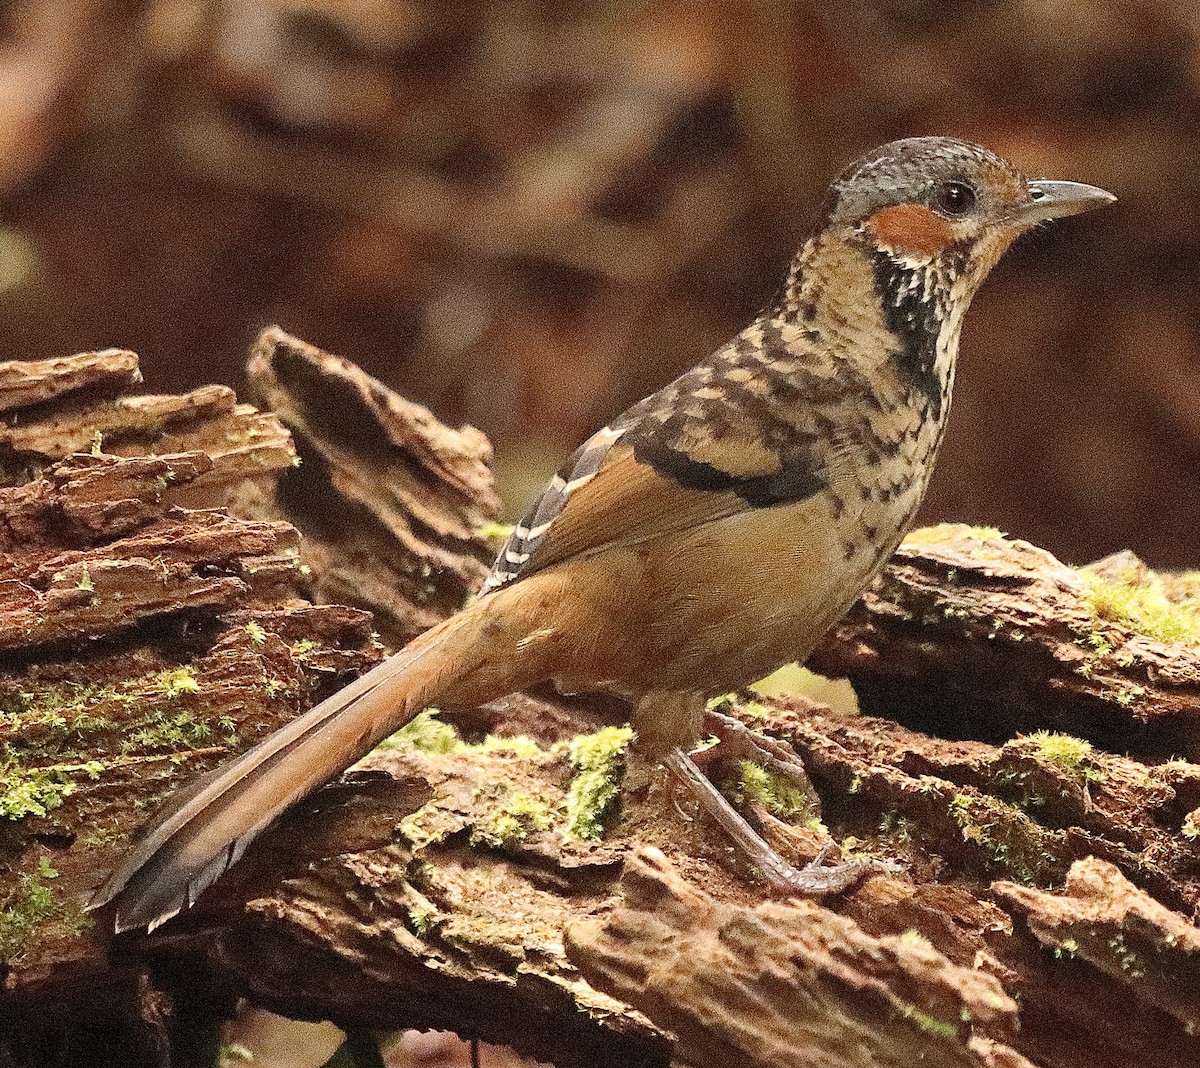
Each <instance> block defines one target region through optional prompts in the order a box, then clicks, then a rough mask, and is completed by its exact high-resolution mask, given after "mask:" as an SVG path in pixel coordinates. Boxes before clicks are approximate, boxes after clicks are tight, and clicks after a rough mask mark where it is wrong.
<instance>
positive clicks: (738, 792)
mask: <svg viewBox="0 0 1200 1068" xmlns="http://www.w3.org/2000/svg"><path fill="white" fill-rule="evenodd" d="M730 800H732V801H733V802H734V804H737V805H744V804H746V803H747V802H757V803H758V804H760V805H763V806H764V807H765V808H766V809H767V811H768V812H771V813H773V814H774V815H776V816H779V817H780V818H782V819H795V818H797V817H798V818H800V819H802V820H803V821H805V822H806V823H809V824H817V825H819V824H820V820H819V819H817V817H816V816H815V815H814V814H813V811H812V802H811V801H810V800H809V796H808V793H807V792H806V791H805V789H804V787H803V786H801V785H800V784H799V783H797V782H796V781H795V780H794V779H791V778H789V777H788V776H786V775H781V774H779V773H778V772H774V771H768V770H767V769H766V768H764V767H763V766H762V765H761V764H755V763H754V762H753V761H751V760H739V761H738V781H737V784H736V785H735V787H734V790H733V797H732V798H731V799H730Z"/></svg>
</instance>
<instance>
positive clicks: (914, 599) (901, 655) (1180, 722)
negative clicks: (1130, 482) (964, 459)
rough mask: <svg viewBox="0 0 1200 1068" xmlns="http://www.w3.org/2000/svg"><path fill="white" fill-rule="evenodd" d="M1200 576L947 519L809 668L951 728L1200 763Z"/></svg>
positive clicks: (907, 714) (868, 699)
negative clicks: (1081, 561) (1067, 555)
mask: <svg viewBox="0 0 1200 1068" xmlns="http://www.w3.org/2000/svg"><path fill="white" fill-rule="evenodd" d="M1196 585H1197V583H1195V582H1193V581H1191V579H1190V578H1189V577H1188V576H1186V575H1185V576H1180V577H1177V578H1175V579H1172V578H1171V577H1170V576H1168V577H1167V578H1166V579H1164V578H1162V577H1160V576H1155V575H1153V574H1151V573H1150V572H1149V571H1148V570H1147V569H1146V568H1145V567H1144V566H1142V565H1141V564H1140V562H1139V561H1137V559H1136V558H1135V557H1131V556H1127V555H1126V554H1121V555H1120V556H1118V557H1116V558H1112V559H1109V560H1106V561H1101V562H1100V563H1099V564H1098V565H1095V566H1093V567H1092V568H1087V569H1077V568H1072V567H1068V566H1067V565H1065V564H1062V563H1060V562H1059V561H1058V560H1056V559H1054V557H1052V556H1051V555H1050V554H1049V553H1047V552H1045V551H1044V550H1042V549H1038V548H1036V547H1035V546H1032V545H1030V544H1028V543H1027V542H1022V541H1016V540H1010V539H1007V538H1005V537H1003V536H1002V535H1001V534H1000V533H999V532H998V531H992V530H988V529H980V528H972V527H962V526H946V527H941V528H937V529H936V530H934V531H931V532H928V534H927V536H925V537H922V532H917V534H915V535H913V536H910V537H909V539H908V541H907V542H906V544H905V545H903V546H901V548H900V550H899V551H898V552H897V553H896V556H895V558H894V559H893V561H892V563H891V565H890V566H889V567H888V569H887V570H886V572H885V573H884V574H883V575H882V576H881V578H880V579H879V580H878V581H877V582H876V583H875V584H874V586H873V587H872V588H871V590H870V591H868V593H867V594H866V595H865V596H864V597H863V599H862V600H861V601H860V602H859V603H858V604H857V605H856V606H855V607H854V609H853V610H852V611H851V612H850V614H849V615H848V616H847V617H846V618H845V619H844V620H842V621H841V622H840V623H839V624H838V625H837V626H836V627H835V628H834V629H833V631H832V632H831V633H830V634H829V635H828V637H827V638H826V640H825V641H824V642H823V643H822V645H821V646H820V648H819V649H818V650H817V651H816V653H815V654H814V655H813V657H812V658H811V659H810V661H809V663H810V665H811V666H812V667H813V668H814V669H815V670H817V671H820V672H822V673H824V674H828V675H836V676H846V677H849V678H852V679H853V680H854V684H855V689H856V690H857V692H858V694H859V700H860V702H861V704H862V706H863V707H864V708H866V709H869V710H876V709H878V710H880V711H881V712H886V714H887V715H890V716H893V717H896V718H899V719H901V720H902V721H903V722H905V723H908V724H911V725H913V726H918V727H923V728H925V729H929V730H932V731H934V732H935V733H939V734H943V735H946V736H948V737H958V738H970V737H976V738H988V739H993V740H995V739H1002V738H1006V737H1010V736H1011V735H1012V734H1013V732H1014V731H1019V730H1035V729H1038V728H1046V727H1050V728H1055V729H1059V730H1063V731H1066V732H1068V733H1071V734H1080V735H1083V736H1085V737H1087V738H1089V739H1091V740H1092V741H1095V742H1098V743H1101V744H1103V745H1105V746H1106V747H1108V748H1110V749H1112V750H1113V751H1116V752H1122V751H1130V752H1133V753H1138V754H1142V755H1145V756H1147V757H1150V758H1151V759H1167V758H1169V757H1171V756H1173V755H1185V756H1189V757H1197V756H1200V746H1198V742H1200V731H1197V724H1198V722H1200V719H1198V717H1200V648H1198V647H1197V644H1196V643H1197V642H1200V615H1198V610H1197V608H1196V606H1195V605H1194V604H1192V603H1191V602H1190V601H1189V600H1188V598H1189V597H1190V596H1191V595H1192V594H1194V592H1195V588H1196ZM1172 608H1173V609H1174V611H1172ZM1139 619H1142V620H1143V623H1148V624H1150V630H1151V632H1150V633H1145V632H1143V630H1142V629H1141V628H1140V627H1139V625H1138V620H1139ZM1154 631H1158V632H1160V634H1161V637H1162V639H1165V640H1160V639H1159V638H1156V637H1155V635H1154ZM1188 634H1190V635H1191V641H1192V644H1190V645H1189V644H1186V643H1184V642H1181V641H1178V640H1171V639H1172V638H1175V637H1178V636H1180V635H1188Z"/></svg>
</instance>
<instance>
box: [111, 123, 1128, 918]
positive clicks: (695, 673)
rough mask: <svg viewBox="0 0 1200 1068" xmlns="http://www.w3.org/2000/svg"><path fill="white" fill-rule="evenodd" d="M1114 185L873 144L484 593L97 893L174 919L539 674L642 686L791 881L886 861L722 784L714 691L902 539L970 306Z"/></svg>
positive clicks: (770, 869)
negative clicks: (769, 278) (1020, 253)
mask: <svg viewBox="0 0 1200 1068" xmlns="http://www.w3.org/2000/svg"><path fill="white" fill-rule="evenodd" d="M1115 199H1116V198H1115V197H1114V196H1113V195H1112V194H1111V193H1108V192H1106V191H1105V190H1103V189H1100V188H1097V187H1095V186H1091V185H1086V184H1084V183H1081V182H1075V181H1063V180H1047V179H1029V178H1026V177H1025V176H1024V175H1023V174H1021V173H1020V172H1019V171H1018V170H1017V168H1016V167H1015V166H1014V165H1012V164H1011V163H1009V162H1007V161H1005V160H1004V159H1002V158H1001V157H999V156H998V155H996V154H994V153H993V152H992V151H990V150H989V149H987V148H984V147H982V146H980V145H976V144H972V143H970V142H966V141H961V140H957V139H954V138H949V137H913V138H906V139H903V140H898V141H893V142H891V143H889V144H886V145H883V146H882V147H879V148H877V149H875V150H873V151H871V152H868V153H867V154H866V155H864V156H862V157H861V158H859V159H857V160H856V161H855V162H853V163H852V164H850V165H849V166H848V167H847V168H846V169H845V170H844V171H842V173H841V174H840V175H839V176H838V177H837V178H836V179H835V180H834V181H833V183H832V185H831V187H830V189H829V193H828V196H827V198H826V199H825V201H824V204H823V206H822V207H821V209H820V211H819V213H818V217H817V221H816V224H815V226H814V227H813V229H812V230H811V232H810V235H809V236H808V237H807V239H806V240H804V242H803V243H802V245H801V246H800V248H799V250H798V252H797V253H796V254H795V256H794V258H793V259H792V261H791V263H790V266H789V268H788V270H787V274H786V278H785V279H784V282H783V284H782V287H781V288H780V289H779V290H778V292H777V294H776V295H775V297H774V298H773V299H772V300H770V302H769V303H768V304H767V305H766V307H764V309H763V310H762V311H761V313H760V314H759V315H758V316H757V318H755V319H754V321H753V322H751V323H750V324H749V325H748V326H746V327H745V329H743V330H742V331H741V332H740V333H739V334H737V335H736V336H735V337H734V338H732V339H731V340H730V341H728V342H727V343H726V344H724V345H722V346H721V347H720V348H718V349H717V350H716V351H715V352H713V353H712V354H711V355H710V356H708V357H707V358H705V359H703V360H702V361H701V362H700V363H698V364H697V365H695V366H694V367H693V368H692V369H690V370H688V371H686V372H685V373H684V374H682V375H681V376H679V377H678V378H676V379H675V380H674V381H672V382H670V383H669V384H667V385H666V386H664V387H662V388H661V389H659V390H658V391H657V392H656V393H654V394H652V395H651V396H649V397H647V398H645V399H644V400H642V401H640V402H638V403H636V404H634V405H633V406H632V407H631V408H629V409H628V410H627V411H625V412H624V413H623V414H621V415H619V416H617V418H615V419H614V420H612V422H610V423H609V424H608V425H607V426H605V427H603V428H602V429H600V430H598V431H596V432H595V433H594V434H592V435H591V436H590V437H589V438H588V439H587V440H586V441H584V443H583V444H582V445H581V446H580V447H579V448H578V449H577V450H576V451H575V452H573V453H572V454H571V455H570V456H569V457H568V459H567V460H566V462H565V463H564V464H563V465H562V467H561V468H560V470H559V471H558V473H557V474H556V475H555V476H554V477H553V478H552V479H551V480H550V481H549V483H548V484H547V485H546V486H545V488H544V489H543V490H542V492H541V493H540V495H539V496H538V497H537V498H536V499H535V500H534V502H533V503H532V505H531V506H530V507H529V509H528V511H527V512H526V514H525V515H524V517H523V518H522V520H521V521H520V523H519V524H517V525H516V526H515V528H514V529H513V531H512V533H511V534H510V536H509V537H508V539H507V541H506V543H505V544H504V546H503V548H502V549H501V550H500V553H499V556H498V557H497V559H496V562H495V565H494V566H493V568H492V570H491V572H490V575H489V577H488V578H487V580H486V582H485V584H484V586H483V587H482V589H481V591H480V593H479V595H478V597H477V599H475V600H474V601H472V602H471V603H470V604H469V605H468V606H467V607H465V608H463V609H462V610H461V611H459V612H458V613H457V614H455V615H453V616H451V617H450V618H449V619H447V620H445V621H444V622H442V623H440V624H437V625H436V626H434V627H432V628H431V629H430V630H428V631H426V632H425V633H424V634H422V635H420V636H418V637H417V638H415V639H414V640H413V641H412V642H411V643H409V645H407V646H406V647H405V648H403V649H402V650H401V651H399V652H397V653H396V654H394V655H393V656H392V657H391V658H390V659H388V660H386V661H385V662H384V663H382V664H381V665H379V666H377V667H375V668H374V669H373V670H371V671H369V672H367V673H366V674H365V675H363V676H362V677H360V678H359V679H357V680H356V681H354V682H353V683H351V684H350V685H348V686H347V687H345V688H344V689H342V690H341V691H339V692H337V693H335V694H334V695H333V696H332V697H330V698H328V699H326V700H324V701H322V702H321V703H319V704H317V705H316V706H315V707H313V708H312V709H311V710H309V711H308V712H306V713H304V714H302V715H300V716H298V717H297V718H296V719H294V720H292V721H290V722H289V723H287V724H285V725H284V726H282V727H281V728H279V729H278V730H277V731H276V732H275V733H273V734H271V735H269V736H268V737H267V738H265V739H264V740H263V741H261V742H259V743H258V744H257V745H255V746H254V747H252V748H250V749H249V750H247V751H245V752H243V753H241V754H240V755H238V756H236V757H234V758H233V759H231V760H230V761H229V762H227V763H226V764H225V765H223V766H221V767H219V768H218V769H216V771H214V772H211V773H209V774H208V775H207V776H204V777H202V778H201V779H200V780H198V781H197V782H196V783H194V784H192V785H191V786H190V787H188V788H185V789H184V790H182V791H181V792H180V793H178V794H177V795H176V796H175V798H174V799H173V800H172V801H171V802H169V803H168V806H167V808H166V809H165V810H164V811H163V812H162V813H161V814H160V815H159V816H158V818H157V820H155V821H152V822H151V824H150V825H149V826H147V827H146V828H145V829H144V830H143V832H142V833H140V834H139V835H138V836H137V837H136V838H135V840H134V841H133V842H132V844H131V846H130V847H129V849H128V851H127V853H126V855H125V856H124V857H123V858H122V860H121V862H120V863H119V864H118V866H117V867H116V869H115V870H114V871H113V872H112V874H111V875H110V876H109V878H108V879H107V881H106V882H105V883H104V884H103V885H102V886H101V887H100V889H99V890H98V891H97V892H96V894H95V896H94V897H93V899H92V902H91V904H90V906H89V907H91V908H101V907H104V906H107V905H110V904H112V905H113V906H114V908H113V912H114V920H113V923H114V927H115V929H116V930H117V931H121V930H126V929H130V928H140V927H146V928H148V929H153V928H154V927H155V926H157V925H158V924H161V923H163V922H165V921H166V920H167V919H169V918H171V917H173V916H175V915H176V914H177V913H179V912H180V911H181V910H183V909H185V908H187V907H189V906H190V905H191V904H193V903H194V902H195V900H196V898H197V897H198V895H199V894H200V893H202V892H203V891H204V889H205V888H206V887H208V886H209V885H210V884H211V883H212V882H213V881H214V880H215V879H217V878H218V877H219V876H220V875H221V874H222V873H223V872H224V871H225V870H227V869H228V868H229V867H230V866H231V865H232V864H233V863H235V862H236V861H237V859H238V858H239V856H240V855H241V854H242V852H243V850H244V849H245V848H246V846H247V844H248V843H249V842H250V841H251V840H252V839H253V838H254V837H255V836H256V835H258V834H259V833H260V832H262V831H263V830H264V829H265V828H266V827H268V826H269V825H270V824H271V823H272V822H273V821H274V820H275V819H276V818H277V817H278V816H279V815H280V814H281V813H282V812H283V811H284V810H286V809H287V808H288V807H289V806H291V805H292V804H294V803H296V802H297V801H299V800H301V799H302V798H304V797H306V796H307V795H309V794H311V793H312V792H314V791H315V790H317V789H318V788H319V787H321V786H322V785H323V784H324V783H326V782H328V781H329V780H330V779H332V778H334V777H335V776H337V775H339V774H340V773H341V772H342V771H344V770H345V769H346V768H348V767H349V766H350V765H352V764H354V763H355V762H356V761H358V760H359V759H360V758H362V757H363V756H364V755H365V754H366V753H367V752H369V751H370V750H371V749H372V748H373V747H374V746H375V745H376V744H378V743H379V742H380V741H381V740H382V739H384V738H385V737H387V736H388V735H390V734H392V733H393V732H394V731H396V730H397V729H399V728H400V727H401V726H403V725H404V724H405V723H407V722H408V721H409V720H411V719H412V718H413V717H414V716H415V715H417V714H418V713H419V712H421V711H422V710H423V709H425V708H427V707H430V706H436V707H438V708H441V709H453V708H455V707H464V708H465V707H470V706H475V705H479V704H483V703H485V702H487V701H490V700H494V699H496V698H498V697H501V696H503V695H506V694H509V693H513V692H516V691H520V690H525V689H528V688H530V687H532V686H535V685H538V684H544V683H552V684H553V685H554V686H556V687H557V688H558V689H559V690H560V691H561V692H564V693H580V692H603V693H607V694H610V695H614V696H616V697H618V698H620V699H622V700H623V701H625V702H627V703H628V707H629V709H630V713H629V720H630V722H631V724H632V726H633V728H634V730H635V733H636V748H637V751H638V752H639V753H640V754H641V755H642V756H644V757H645V759H647V760H648V761H652V762H658V763H661V764H664V765H666V767H667V768H668V769H670V771H673V772H674V773H675V775H676V776H677V777H678V778H679V779H680V780H682V781H683V782H684V783H685V784H686V785H687V787H688V788H689V789H690V790H691V791H692V792H693V793H694V794H695V796H696V799H697V800H698V801H699V803H700V805H701V806H702V809H703V810H704V811H706V812H708V813H710V814H711V815H712V816H713V817H714V818H715V819H716V820H717V821H718V823H719V824H720V825H721V826H722V827H723V828H724V829H725V830H726V831H727V832H728V833H729V834H730V835H731V836H732V837H733V838H734V840H735V841H736V842H737V843H738V844H739V845H740V846H741V847H742V848H743V849H744V850H745V851H746V854H747V856H748V857H749V859H750V861H751V862H752V864H753V865H754V866H755V867H756V868H757V869H758V871H759V872H760V874H762V875H764V876H765V877H766V878H767V881H768V883H769V885H770V887H771V888H772V889H773V890H776V891H779V892H781V893H786V894H791V893H794V894H811V895H814V896H819V895H821V894H823V893H828V892H831V891H834V890H837V889H839V888H842V887H844V886H846V885H848V884H849V882H852V881H854V880H855V879H857V878H858V877H860V876H861V874H862V872H863V871H864V870H869V867H870V866H869V864H867V865H864V864H863V863H861V862H844V863H842V864H833V865H829V864H826V863H825V861H826V860H827V857H825V856H820V857H818V858H817V860H816V861H814V862H812V863H811V864H809V865H807V866H805V867H804V868H795V867H793V866H791V865H789V864H788V863H787V862H786V861H785V860H784V859H783V858H781V857H779V856H778V854H776V853H775V851H774V850H773V849H772V848H771V847H770V846H769V845H768V844H767V843H766V842H765V841H764V840H763V839H762V838H761V837H759V836H758V834H757V832H755V831H754V829H753V828H752V827H751V826H750V824H749V823H748V822H747V821H746V820H745V818H744V817H743V816H742V815H741V814H740V813H739V812H737V811H736V810H735V809H734V808H733V807H732V806H731V805H730V804H729V802H728V801H726V799H725V798H724V796H723V795H722V794H721V793H720V792H719V791H718V790H717V789H716V788H715V787H714V786H713V785H712V783H711V782H710V781H709V780H708V778H707V777H706V776H705V775H704V774H703V772H702V771H701V770H700V769H699V768H698V766H697V764H696V763H695V761H694V760H693V757H692V755H691V754H690V749H691V748H692V747H693V746H694V745H695V743H696V742H697V740H698V739H699V737H700V736H701V731H702V729H703V727H704V724H705V715H706V705H707V703H708V701H709V700H710V699H711V698H712V697H713V696H714V695H719V694H725V693H728V692H730V691H733V690H736V689H738V688H740V687H744V686H746V685H748V684H750V683H752V682H754V681H756V680H758V679H761V678H763V677H765V676H766V675H768V674H769V673H770V672H771V671H773V670H774V669H776V668H778V667H779V666H781V665H782V664H785V663H790V662H793V661H797V660H800V661H803V659H804V658H805V657H806V656H807V655H808V653H809V652H810V651H811V650H812V649H813V647H814V646H815V645H816V643H817V642H818V641H819V640H820V638H821V637H822V636H823V635H824V634H825V632H826V631H827V630H828V629H829V628H830V627H831V626H832V625H833V624H834V623H835V622H836V621H837V620H838V618H839V617H840V616H841V615H842V614H844V613H845V612H846V611H847V610H848V609H849V608H850V606H851V605H852V604H853V603H854V601H855V600H857V599H858V597H859V596H860V595H861V593H862V592H863V590H864V589H865V588H866V587H867V585H868V584H869V583H870V581H871V580H872V578H873V577H874V576H875V575H876V574H877V573H878V572H879V571H880V569H881V568H882V567H883V565H884V564H885V563H886V561H887V559H888V558H889V557H890V555H891V554H892V552H893V551H894V550H895V548H896V547H897V545H898V544H899V543H900V541H901V539H902V538H903V536H904V534H905V533H906V532H907V530H908V529H909V527H910V526H911V524H912V522H913V519H914V517H915V515H916V513H917V509H918V507H919V505H920V504H921V500H922V497H923V496H924V493H925V489H926V486H927V485H928V482H929V477H930V474H931V472H932V471H933V468H934V463H935V460H936V458H937V455H938V450H939V447H940V445H941V442H942V437H943V432H944V430H945V427H946V417H947V414H948V411H949V408H950V402H951V395H952V392H953V387H954V377H955V365H956V362H957V356H958V347H959V333H960V328H961V324H962V319H963V315H964V313H965V312H966V310H967V308H968V306H969V304H970V303H971V299H972V297H973V296H974V295H975V293H976V292H977V290H978V289H979V287H980V285H981V283H982V282H983V281H984V279H985V277H986V276H987V275H988V273H989V272H990V270H991V269H992V267H993V266H995V264H996V263H997V261H998V260H999V259H1000V257H1001V255H1002V254H1003V253H1004V252H1005V251H1006V250H1007V249H1008V248H1009V246H1010V245H1011V244H1012V243H1013V241H1014V240H1016V238H1018V237H1019V236H1020V235H1021V234H1023V233H1025V232H1026V231H1028V230H1031V229H1033V228H1034V227H1036V226H1038V225H1040V224H1042V223H1044V222H1046V221H1048V220H1052V219H1056V218H1059V217H1062V216H1069V215H1074V214H1077V213H1080V212H1084V211H1088V210H1089V209H1092V208H1096V207H1100V206H1101V205H1104V204H1108V203H1110V202H1111V201H1114V200H1115ZM726 726H728V725H726ZM724 734H725V735H726V736H727V737H728V736H729V734H730V732H729V731H728V730H726V731H725V732H724ZM745 734H746V735H748V734H749V732H745ZM742 740H743V742H744V741H745V740H746V737H745V735H743V736H742ZM750 744H751V745H754V744H756V743H754V742H751V743H750Z"/></svg>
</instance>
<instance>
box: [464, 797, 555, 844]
mask: <svg viewBox="0 0 1200 1068" xmlns="http://www.w3.org/2000/svg"><path fill="white" fill-rule="evenodd" d="M553 822H554V814H553V812H552V811H551V809H550V806H549V805H547V804H546V803H545V802H544V801H539V800H538V799H537V798H536V797H531V796H530V795H529V794H523V793H513V794H511V795H509V797H508V798H506V799H505V800H504V802H503V803H502V804H501V805H498V806H497V807H496V808H495V809H493V810H492V811H491V812H490V813H488V816H487V818H486V819H485V820H484V821H483V822H482V823H479V824H476V826H475V828H474V829H473V830H472V831H471V839H470V841H471V845H487V846H493V847H497V848H498V847H500V846H506V845H514V844H516V843H517V842H523V841H524V840H525V838H526V837H527V836H528V834H529V832H530V831H544V830H545V829H546V828H547V827H549V826H550V824H551V823H553Z"/></svg>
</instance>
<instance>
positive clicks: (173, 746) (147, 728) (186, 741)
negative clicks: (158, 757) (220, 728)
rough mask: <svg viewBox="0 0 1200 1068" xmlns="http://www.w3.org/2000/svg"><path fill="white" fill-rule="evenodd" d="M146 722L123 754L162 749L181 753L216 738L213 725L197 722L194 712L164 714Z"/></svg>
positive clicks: (127, 742) (129, 739) (123, 747)
mask: <svg viewBox="0 0 1200 1068" xmlns="http://www.w3.org/2000/svg"><path fill="white" fill-rule="evenodd" d="M143 722H144V725H143V726H140V727H138V728H137V729H136V730H134V731H133V732H132V733H131V734H130V735H129V736H128V737H127V738H126V739H125V741H124V742H122V743H121V751H122V752H123V753H133V752H139V751H140V752H155V751H161V750H167V751H169V752H172V753H178V752H182V751H184V750H186V749H198V748H200V747H201V746H203V745H206V744H208V743H209V742H211V741H212V737H213V728H212V724H211V723H209V722H207V721H205V720H203V719H197V718H196V713H194V712H177V713H176V714H175V715H173V716H164V715H161V714H160V715H156V716H154V717H152V718H150V719H148V720H145V721H143Z"/></svg>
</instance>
